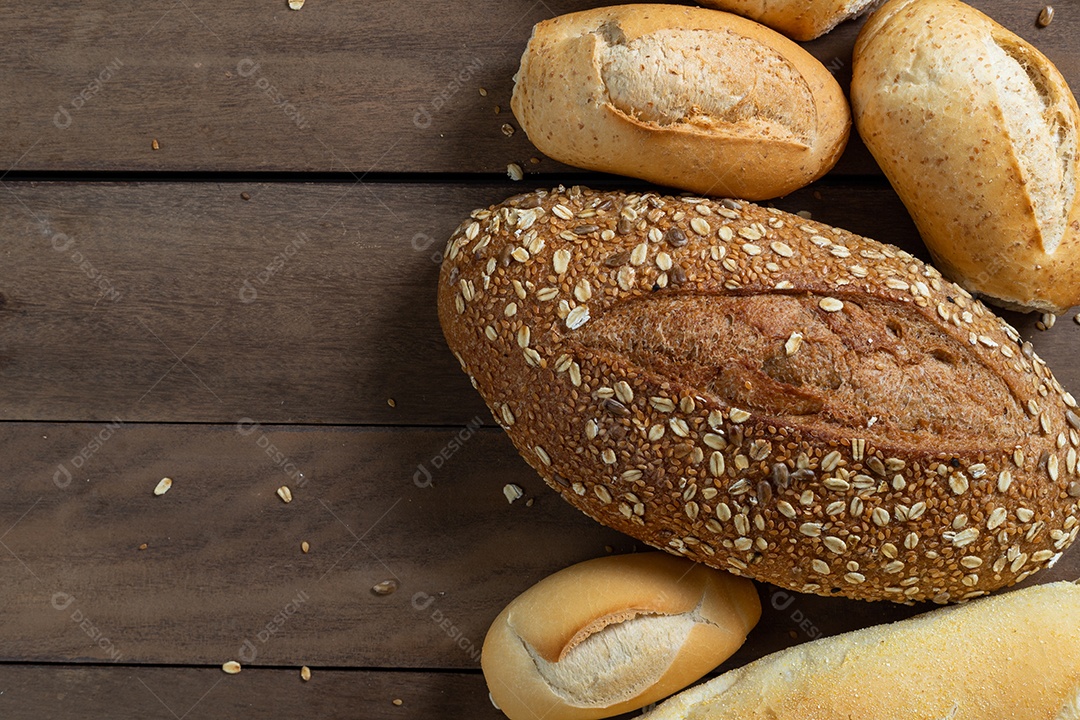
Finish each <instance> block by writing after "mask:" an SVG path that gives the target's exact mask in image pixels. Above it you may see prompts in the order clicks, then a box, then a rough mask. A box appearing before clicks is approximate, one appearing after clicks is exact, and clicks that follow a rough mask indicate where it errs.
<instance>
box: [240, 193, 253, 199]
mask: <svg viewBox="0 0 1080 720" xmlns="http://www.w3.org/2000/svg"><path fill="white" fill-rule="evenodd" d="M240 199H241V200H250V199H251V196H250V195H248V194H247V193H246V192H242V193H240Z"/></svg>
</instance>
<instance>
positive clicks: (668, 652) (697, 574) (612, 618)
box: [481, 553, 761, 720]
mask: <svg viewBox="0 0 1080 720" xmlns="http://www.w3.org/2000/svg"><path fill="white" fill-rule="evenodd" d="M760 617H761V602H760V600H758V595H757V590H756V589H755V588H754V585H753V583H751V582H750V581H749V580H744V579H742V578H736V577H733V576H731V575H729V574H728V573H725V572H720V571H717V570H712V569H710V568H707V567H705V566H703V565H698V564H695V563H692V562H690V561H688V560H684V559H681V558H676V557H672V556H670V555H665V554H664V553H638V554H634V555H614V556H611V557H602V558H596V559H595V560H587V561H585V562H583V563H578V564H577V565H572V566H571V567H568V568H566V569H564V570H560V571H559V572H557V573H555V574H554V575H551V576H549V577H546V578H544V579H543V580H541V581H540V582H539V583H537V584H536V585H534V586H533V587H531V588H529V589H528V590H526V591H525V592H523V593H522V594H521V595H519V596H518V597H517V598H515V599H514V601H513V602H511V603H510V604H509V605H508V606H507V607H506V609H504V610H503V611H502V612H501V613H499V616H498V617H497V618H496V619H495V622H493V623H492V624H491V629H490V630H489V631H488V634H487V637H486V638H485V639H484V654H483V657H482V659H481V664H482V665H483V668H484V679H485V680H487V685H488V689H489V690H490V691H491V697H492V700H494V702H495V704H496V705H497V706H498V707H499V709H501V710H502V711H503V713H505V714H506V716H507V717H509V718H510V720H536V718H538V717H542V718H545V719H546V720H592V719H594V718H606V717H611V716H613V715H619V714H621V713H624V712H630V711H631V710H637V709H638V708H641V707H644V706H645V705H648V704H649V703H652V702H656V701H657V700H661V699H663V698H665V697H667V696H668V695H671V694H672V693H674V692H678V691H679V690H682V689H683V688H684V687H686V686H687V685H689V684H690V683H692V682H694V681H695V680H697V679H699V678H700V677H701V676H703V675H704V674H705V673H707V672H709V671H710V670H712V669H713V668H715V667H716V666H717V665H719V664H720V663H722V662H723V661H724V660H727V659H728V657H730V656H731V655H732V653H734V652H735V651H736V650H738V649H739V647H740V646H741V645H742V644H743V641H744V640H745V639H746V634H747V633H748V632H750V630H751V629H752V628H753V627H754V625H756V624H757V621H758V619H759V618H760Z"/></svg>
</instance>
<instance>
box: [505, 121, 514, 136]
mask: <svg viewBox="0 0 1080 720" xmlns="http://www.w3.org/2000/svg"><path fill="white" fill-rule="evenodd" d="M502 132H503V135H505V136H506V137H510V136H511V135H513V134H514V126H513V125H511V124H510V123H503V126H502Z"/></svg>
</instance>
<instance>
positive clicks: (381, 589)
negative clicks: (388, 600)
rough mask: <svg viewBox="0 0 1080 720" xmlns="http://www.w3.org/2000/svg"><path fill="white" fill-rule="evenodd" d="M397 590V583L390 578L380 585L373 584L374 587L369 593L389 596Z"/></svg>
mask: <svg viewBox="0 0 1080 720" xmlns="http://www.w3.org/2000/svg"><path fill="white" fill-rule="evenodd" d="M397 589H398V581H397V580H394V579H392V578H391V579H390V580H383V581H382V582H380V583H375V585H374V587H372V588H371V592H373V593H375V594H376V595H390V594H392V593H393V592H394V591H395V590H397Z"/></svg>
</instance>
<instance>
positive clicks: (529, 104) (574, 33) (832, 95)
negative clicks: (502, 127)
mask: <svg viewBox="0 0 1080 720" xmlns="http://www.w3.org/2000/svg"><path fill="white" fill-rule="evenodd" d="M511 106H512V108H513V110H514V116H515V117H516V118H517V120H518V122H519V123H521V127H522V129H523V130H525V132H526V133H527V134H528V136H529V140H531V141H532V142H533V144H534V145H536V147H537V148H538V149H539V150H540V151H541V152H543V153H545V154H547V155H548V156H550V157H552V158H554V159H556V160H559V161H561V162H565V163H568V164H570V165H577V166H580V167H584V168H588V169H591V170H602V171H604V172H612V173H619V174H622V175H631V176H633V177H639V178H643V179H645V180H650V181H652V182H655V183H659V184H661V185H670V186H672V187H677V188H682V189H685V190H690V191H691V192H696V193H703V194H714V195H734V196H738V197H745V198H749V199H765V198H772V197H777V196H779V195H785V194H787V193H789V192H791V191H792V190H795V189H797V188H800V187H802V186H804V185H807V184H809V183H810V182H812V181H814V180H816V179H817V178H819V177H821V176H822V175H824V174H825V173H826V172H828V170H829V169H830V168H831V167H832V166H833V165H835V164H836V161H837V160H838V159H839V157H840V154H841V153H842V152H843V150H844V146H845V144H846V143H847V139H848V134H849V132H850V130H851V112H850V110H849V109H848V105H847V100H846V98H845V97H844V93H843V91H842V90H841V89H840V86H839V85H838V84H837V82H836V80H834V79H833V77H832V75H830V74H829V71H828V70H826V69H825V67H824V66H823V65H822V64H821V63H819V62H818V61H817V60H816V59H814V57H813V56H812V55H810V54H809V53H808V52H806V51H805V50H803V49H802V48H801V47H799V46H798V45H796V44H795V43H793V42H792V41H790V40H788V39H787V38H785V37H784V36H782V35H780V34H778V33H776V32H773V31H772V30H770V29H768V28H767V27H764V26H762V25H759V24H757V23H755V22H752V21H750V20H746V19H745V18H741V17H738V16H737V15H731V14H729V13H723V12H719V11H717V10H707V9H704V8H692V7H681V6H676V5H649V4H645V5H620V6H614V7H604V8H596V9H594V10H585V11H582V12H577V13H572V14H570V15H563V16H560V17H556V18H553V19H551V20H547V21H545V22H542V23H540V24H538V25H537V26H536V27H535V28H533V35H532V38H531V39H530V40H529V44H528V47H526V49H525V53H524V55H522V57H521V68H520V69H519V70H518V73H517V75H516V76H515V85H514V95H513V98H512V100H511Z"/></svg>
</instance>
